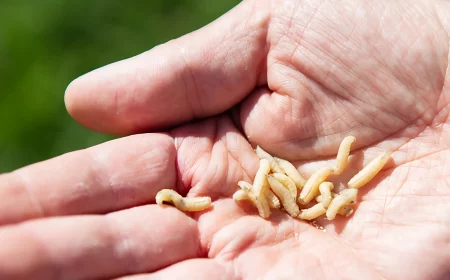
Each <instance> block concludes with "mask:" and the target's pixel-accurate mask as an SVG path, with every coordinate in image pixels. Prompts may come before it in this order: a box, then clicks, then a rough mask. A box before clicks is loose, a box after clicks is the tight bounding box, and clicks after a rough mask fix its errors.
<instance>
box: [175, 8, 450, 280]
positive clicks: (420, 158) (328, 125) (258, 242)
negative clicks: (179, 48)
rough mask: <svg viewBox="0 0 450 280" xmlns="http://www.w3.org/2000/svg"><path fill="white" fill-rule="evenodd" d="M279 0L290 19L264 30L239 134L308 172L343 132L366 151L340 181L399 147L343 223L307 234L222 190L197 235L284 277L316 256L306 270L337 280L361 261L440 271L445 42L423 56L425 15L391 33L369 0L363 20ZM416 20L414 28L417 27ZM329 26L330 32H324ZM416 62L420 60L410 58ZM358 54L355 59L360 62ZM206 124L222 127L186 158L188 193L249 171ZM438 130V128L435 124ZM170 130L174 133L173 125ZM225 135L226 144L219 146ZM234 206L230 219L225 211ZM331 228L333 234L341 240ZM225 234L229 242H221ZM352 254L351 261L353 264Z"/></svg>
mask: <svg viewBox="0 0 450 280" xmlns="http://www.w3.org/2000/svg"><path fill="white" fill-rule="evenodd" d="M285 2H286V10H284V8H283V7H282V8H281V10H276V11H275V16H277V13H278V12H279V13H280V14H282V13H284V14H289V15H291V16H292V17H288V18H286V19H285V21H283V20H281V18H282V17H281V16H280V17H279V18H280V20H279V22H277V25H275V27H274V28H273V29H271V28H269V30H271V32H269V33H268V35H267V36H268V39H267V40H268V42H270V47H269V50H268V57H267V82H268V89H260V90H258V91H256V92H254V93H253V94H252V95H250V96H249V98H248V99H247V100H245V101H244V102H243V104H242V105H241V111H240V115H239V118H238V119H239V120H241V122H242V126H243V131H244V133H245V136H246V137H248V138H249V140H250V142H252V144H259V145H262V146H263V147H264V148H265V149H267V150H269V151H272V152H273V153H275V154H276V155H277V156H280V157H285V158H289V159H291V160H305V159H306V160H308V162H309V163H308V166H306V167H305V169H304V172H306V173H308V171H310V170H313V169H314V167H316V166H317V165H319V164H320V163H314V162H312V163H311V160H314V159H315V158H323V157H327V156H333V155H334V154H335V153H336V151H337V147H338V145H339V143H340V140H341V139H342V138H343V137H344V136H346V135H349V134H350V135H355V136H356V138H357V144H356V146H357V147H359V148H363V149H362V153H359V155H357V156H356V157H355V158H354V165H355V166H354V168H353V170H349V171H348V172H346V174H343V176H342V178H343V180H344V181H345V179H347V180H348V179H349V178H350V176H351V175H352V174H355V172H356V170H357V169H360V168H361V167H362V157H363V154H364V155H365V156H366V159H365V160H364V161H365V162H367V161H368V160H370V159H371V158H373V156H374V155H375V153H376V152H374V151H373V150H375V151H377V149H376V148H373V147H374V146H375V145H376V147H381V148H383V149H388V150H392V151H395V153H394V155H393V159H394V162H393V163H392V164H390V166H387V168H388V169H387V170H386V171H384V172H383V173H382V174H381V175H380V176H379V177H378V179H377V180H376V181H374V182H373V184H372V185H369V186H368V187H367V189H366V193H365V194H364V196H363V198H362V201H361V203H360V204H359V206H358V208H357V211H356V213H355V215H354V216H353V217H352V218H351V219H350V220H349V221H347V220H345V219H340V220H337V221H333V222H326V221H325V220H323V219H319V220H318V223H319V224H323V225H325V227H326V229H327V233H326V234H323V233H321V232H319V231H314V230H310V231H308V228H309V227H310V226H309V225H306V224H304V223H302V222H298V221H293V220H292V219H290V218H288V217H284V218H280V216H278V215H277V220H278V221H277V222H276V223H271V222H264V221H261V220H259V219H257V218H255V217H247V215H248V212H243V211H242V210H241V208H239V207H236V206H235V203H233V202H232V201H230V199H224V200H222V201H220V202H218V203H220V205H221V207H220V208H219V210H220V211H216V210H215V211H213V212H212V213H208V214H205V216H206V217H205V218H202V219H201V221H202V222H203V219H204V220H205V222H204V223H206V224H207V225H208V226H207V227H205V228H207V229H208V232H207V233H204V234H205V235H206V236H208V237H207V240H214V242H213V243H212V244H210V246H211V248H213V249H214V250H212V253H211V255H212V256H215V257H217V258H221V257H222V255H223V254H225V256H226V258H230V256H232V259H233V260H234V259H238V260H241V262H242V263H240V262H234V264H235V265H237V266H239V267H241V268H242V270H243V273H244V274H245V275H247V273H246V272H245V270H246V269H245V267H246V266H245V263H247V262H248V263H251V262H252V261H251V260H253V261H254V262H257V263H260V261H261V262H263V263H265V264H266V265H267V266H274V269H273V270H270V273H275V274H273V275H290V276H291V277H294V276H295V275H305V276H306V275H308V273H311V269H310V268H311V266H314V265H317V263H319V264H322V266H321V268H322V271H317V270H314V272H313V273H315V274H314V275H317V277H319V278H325V276H327V272H326V271H327V269H333V268H334V269H339V270H342V269H344V270H343V271H344V272H343V273H342V274H343V275H342V276H343V277H344V278H345V277H350V276H351V277H357V276H358V273H361V271H363V269H362V268H363V267H364V270H368V271H369V272H371V273H376V274H379V275H382V276H385V277H388V278H389V279H391V278H408V279H412V278H417V279H424V278H427V277H433V278H440V277H444V275H447V274H446V273H448V271H446V269H445V265H446V261H444V260H443V259H442V256H444V255H445V254H446V251H447V249H446V248H445V246H444V245H445V244H446V242H447V241H446V236H448V234H450V226H449V221H450V217H449V216H448V214H446V213H448V212H449V210H450V205H449V204H448V203H447V202H446V197H447V196H448V195H449V194H450V184H448V182H446V181H448V180H447V179H448V178H447V179H446V180H442V179H443V178H446V176H447V177H448V174H447V173H448V172H446V171H444V170H445V168H444V167H443V166H444V165H445V160H444V159H445V158H446V157H448V156H449V155H450V151H449V146H448V144H447V143H448V142H449V141H450V135H449V132H448V131H447V129H446V122H448V111H447V107H448V104H449V103H448V100H449V98H450V93H449V92H447V91H445V90H442V89H443V86H444V81H445V76H444V75H445V70H446V67H447V63H448V62H447V58H446V55H447V51H448V49H447V48H448V46H447V45H446V44H443V49H442V50H440V51H438V52H440V53H442V55H443V56H434V57H431V56H429V55H427V54H429V53H433V52H434V48H435V45H434V43H433V42H432V41H429V40H427V38H430V37H431V36H433V35H432V34H434V32H435V29H434V28H433V27H432V26H433V23H431V22H432V21H431V22H430V20H429V19H428V20H426V19H423V20H424V22H426V24H424V25H422V26H415V24H416V23H414V21H407V20H405V21H401V22H400V23H399V24H398V25H397V26H396V29H395V30H390V28H389V26H388V24H389V23H390V22H393V21H395V19H396V18H399V16H401V15H399V14H396V13H392V14H389V13H387V14H384V15H383V19H381V16H382V15H381V10H378V8H377V7H375V8H374V9H375V11H372V13H371V16H370V17H369V19H368V20H367V18H366V21H367V22H366V24H358V22H357V20H358V19H357V18H352V16H353V17H354V11H353V10H351V12H350V13H348V14H346V12H345V10H342V11H341V10H339V8H338V9H337V10H331V9H326V8H325V7H324V8H323V9H319V11H320V12H317V13H316V14H314V15H312V14H308V13H306V14H305V12H302V11H301V7H297V6H296V5H294V4H293V3H290V1H285ZM289 4H291V5H294V6H295V7H294V8H293V7H292V6H289ZM317 5H319V4H317ZM321 5H322V6H326V5H327V3H322V4H321ZM328 5H330V4H328ZM342 5H343V4H342ZM393 5H397V4H393ZM343 6H345V5H343ZM383 7H384V8H383V9H386V7H385V6H383ZM292 8H293V11H292ZM347 8H348V7H347ZM380 8H381V6H380ZM417 8H418V7H413V8H412V9H417ZM289 9H291V10H289ZM388 10H389V9H388ZM392 10H394V9H392ZM322 11H323V12H322ZM383 11H384V10H383ZM300 15H302V16H301V17H300ZM336 17H337V18H336ZM330 18H332V19H335V20H334V22H333V21H331V20H330ZM338 22H339V24H338ZM380 22H381V26H380ZM383 24H386V26H385V25H383ZM355 25H356V27H354V28H353V26H355ZM287 26H290V28H287ZM306 26H307V27H306ZM419 27H420V30H421V32H420V33H417V30H418V29H419ZM330 29H331V30H333V31H334V32H332V33H331V32H327V30H330ZM373 30H378V31H377V32H373ZM442 31H443V30H442ZM443 32H445V31H443ZM389 33H390V34H389ZM398 37H401V39H399V38H398ZM441 38H442V40H447V39H446V37H441ZM418 59H420V60H421V64H420V66H418V67H417V66H416V64H417V60H418ZM354 61H359V62H360V63H358V64H357V66H356V65H354V64H353V62H354ZM337 69H339V70H337ZM447 78H448V77H447ZM443 100H447V103H446V102H444V101H443ZM210 123H211V121H210ZM211 126H217V127H218V128H220V130H219V131H218V130H217V127H216V128H213V127H211V128H210V131H211V132H210V134H203V137H205V139H209V140H208V142H209V143H210V145H211V146H210V147H208V149H207V150H206V151H203V152H205V154H204V156H205V157H207V158H208V159H209V160H205V161H199V162H198V163H197V162H196V161H193V164H194V168H192V167H190V170H195V172H189V171H187V170H182V173H183V174H186V176H187V177H189V181H188V182H189V183H191V184H192V186H194V188H193V189H192V190H191V192H194V193H195V194H199V193H200V194H208V193H209V194H210V193H211V192H212V193H214V194H216V195H220V196H224V197H230V196H231V194H232V192H233V191H235V190H236V182H237V181H238V180H241V179H244V178H245V179H247V178H246V177H247V174H254V172H255V168H256V166H257V161H256V159H255V157H256V156H255V155H254V154H253V153H252V151H251V149H250V148H249V147H248V144H247V143H246V142H245V141H246V140H245V138H244V136H241V135H239V133H238V132H237V130H236V128H234V127H232V125H231V121H230V120H227V119H226V118H221V119H220V121H219V123H217V122H214V123H213V124H211ZM206 127H207V126H201V130H200V129H199V128H198V127H197V130H196V129H195V128H193V129H192V131H191V133H190V135H195V134H196V132H197V131H198V132H199V131H202V133H204V131H205V130H206V131H207V130H208V129H206ZM185 129H186V128H182V129H180V130H181V131H183V130H185ZM436 129H437V130H439V133H434V132H433V131H435V130H436ZM214 133H216V134H214ZM217 133H219V134H220V135H217ZM227 135H228V136H227ZM174 136H175V137H177V136H178V131H176V132H175V133H174ZM227 138H228V140H227ZM213 139H217V140H216V141H215V142H214V140H213ZM230 139H233V140H232V141H233V142H232V144H231V145H232V147H227V145H230V144H229V142H230ZM444 139H445V140H444ZM198 144H199V145H202V144H204V143H201V141H200V142H199V143H198ZM192 145H196V143H192ZM238 147H240V148H239V149H237V148H238ZM368 147H372V148H371V149H367V148H368ZM192 150H196V151H197V148H194V147H186V151H189V152H184V151H185V150H184V149H181V150H179V152H180V155H181V158H182V159H184V158H192V157H193V156H194V157H195V156H196V155H192V153H191V152H190V151H192ZM227 150H228V152H227ZM236 150H239V151H241V152H240V154H237V153H236ZM233 151H234V152H233ZM244 153H245V154H244ZM224 158H225V160H224ZM236 159H238V161H236ZM300 163H301V162H300ZM227 164H228V166H227ZM447 168H448V167H447ZM184 171H186V172H185V173H184ZM250 177H251V175H250ZM247 180H248V179H247ZM188 185H189V184H188ZM222 205H223V206H222ZM222 212H223V213H222ZM233 213H234V218H235V219H230V218H229V219H223V218H222V216H225V215H226V216H229V215H233ZM254 213H255V212H254V211H253V214H254ZM221 219H223V220H226V222H224V223H225V225H224V224H222V223H219V224H218V225H217V227H216V229H212V228H214V226H212V225H213V224H214V223H213V222H212V221H210V222H209V223H208V220H215V221H220V220H221ZM253 223H254V224H255V225H254V226H250V224H253ZM239 225H241V226H239ZM242 225H247V226H242ZM221 228H224V229H223V230H220V229H221ZM222 231H230V233H228V234H224V233H223V232H222ZM304 231H308V232H309V233H306V234H305V233H303V232H304ZM215 235H219V236H220V237H217V238H216V237H215ZM257 235H258V238H257V237H256V236H257ZM329 235H338V236H339V238H340V240H339V241H336V240H335V239H333V238H331V236H329ZM222 236H225V237H223V238H221V237H222ZM241 236H242V237H241ZM241 238H242V240H241ZM236 239H238V241H236ZM239 240H241V242H239ZM349 242H351V243H349ZM230 243H233V244H234V243H236V244H234V246H231V245H229V246H225V244H230ZM316 246H318V247H316ZM281 248H286V249H283V250H280V249H281ZM308 249H309V250H308ZM311 251H316V252H314V253H311ZM355 252H356V253H355ZM240 255H241V256H240ZM423 255H427V256H428V258H429V262H427V265H423V257H422V256H423ZM343 256H344V257H343ZM343 258H345V259H346V258H348V260H345V261H344V260H343ZM258 259H259V260H258ZM447 260H448V258H447ZM349 263H352V266H354V267H349V266H350V265H349ZM327 265H329V268H327ZM357 266H360V269H356V267H357ZM408 267H415V268H416V269H414V270H408V269H406V268H408ZM248 270H250V271H253V267H252V266H251V265H250V267H249V269H248ZM267 271H268V270H261V271H260V274H259V275H257V276H258V277H262V276H267V274H266V273H267ZM248 273H250V272H248ZM294 274H295V275H294ZM319 275H321V276H323V277H320V276H319ZM253 276H256V275H253ZM269 278H270V277H269Z"/></svg>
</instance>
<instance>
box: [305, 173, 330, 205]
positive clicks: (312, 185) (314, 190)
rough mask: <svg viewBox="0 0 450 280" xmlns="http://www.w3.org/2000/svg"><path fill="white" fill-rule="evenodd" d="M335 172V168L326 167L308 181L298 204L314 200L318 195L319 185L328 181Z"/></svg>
mask: <svg viewBox="0 0 450 280" xmlns="http://www.w3.org/2000/svg"><path fill="white" fill-rule="evenodd" d="M332 172H333V168H331V167H324V168H322V169H319V170H318V171H316V172H315V173H313V175H312V176H311V177H310V178H309V179H308V181H306V184H305V186H304V187H303V189H302V191H301V193H300V196H299V198H298V202H299V203H300V204H306V203H308V202H310V201H311V200H313V199H314V197H316V196H317V195H318V192H319V185H320V184H321V183H322V182H323V181H325V180H326V178H327V177H328V176H329V175H330V174H331V173H332Z"/></svg>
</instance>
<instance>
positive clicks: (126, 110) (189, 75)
mask: <svg viewBox="0 0 450 280" xmlns="http://www.w3.org/2000/svg"><path fill="white" fill-rule="evenodd" d="M260 6H261V7H260ZM263 6H264V5H262V4H261V3H259V1H244V2H242V3H240V4H239V5H238V6H237V7H235V9H233V10H231V11H230V12H229V13H227V14H225V15H224V16H223V17H221V18H219V19H218V20H216V21H215V22H213V23H211V24H210V25H208V26H206V27H204V28H202V29H200V30H198V31H195V32H193V33H190V34H188V35H186V36H183V37H181V38H178V39H176V40H172V41H170V42H168V43H166V44H163V45H160V46H158V47H155V48H154V49H152V50H150V51H148V52H146V53H143V54H141V55H138V56H136V57H133V58H130V59H127V60H124V61H121V62H118V63H114V64H112V65H109V66H106V67H104V68H101V69H98V70H95V71H93V72H91V73H89V74H87V75H85V76H82V77H81V78H79V79H77V80H75V81H74V82H72V83H71V84H70V86H69V87H68V89H67V91H66V99H65V100H66V106H67V109H68V111H69V113H70V114H71V115H72V116H73V117H74V118H75V119H76V120H78V121H79V122H80V123H81V124H83V125H85V126H87V127H89V128H91V129H94V130H98V131H102V132H106V133H113V134H128V133H134V132H141V131H149V130H156V129H162V128H167V127H168V126H173V125H176V124H180V123H182V122H185V121H188V120H192V119H194V118H201V117H205V116H210V115H215V114H218V113H220V112H223V111H226V110H227V109H229V108H231V107H232V106H233V105H234V104H236V103H238V102H239V101H241V100H242V99H243V98H244V97H245V96H246V94H247V93H248V92H250V91H251V90H252V89H253V87H254V86H255V85H256V84H257V83H258V78H259V77H264V76H265V75H262V74H260V72H261V69H265V68H264V57H265V54H266V53H265V46H266V39H265V34H266V23H267V15H266V10H267V9H266V8H265V7H263Z"/></svg>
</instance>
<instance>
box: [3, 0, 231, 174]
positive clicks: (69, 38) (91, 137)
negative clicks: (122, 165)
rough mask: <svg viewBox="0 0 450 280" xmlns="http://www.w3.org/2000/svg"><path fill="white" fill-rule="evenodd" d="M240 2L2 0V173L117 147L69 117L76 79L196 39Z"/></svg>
mask: <svg viewBox="0 0 450 280" xmlns="http://www.w3.org/2000/svg"><path fill="white" fill-rule="evenodd" d="M239 2H240V1H236V0H213V1H211V0H147V1H144V0H128V1H122V0H95V1H87V0H79V1H77V0H39V1H33V0H0V173H3V172H8V171H12V170H14V169H16V168H19V167H22V166H25V165H28V164H32V163H35V162H38V161H42V160H46V159H48V158H51V157H54V156H57V155H60V154H63V153H67V152H70V151H74V150H78V149H83V148H86V147H89V146H92V145H96V144H99V143H101V142H104V141H108V140H111V139H113V138H112V137H111V136H108V135H102V134H98V133H95V132H92V131H89V130H87V129H85V128H83V127H82V126H81V125H79V124H78V123H76V122H75V121H74V120H72V119H71V118H70V116H69V115H68V114H67V112H66V109H65V106H64V91H65V89H66V87H67V85H68V84H69V83H70V82H71V81H72V80H73V79H75V78H76V77H78V76H80V75H82V74H84V73H86V72H89V71H91V70H93V69H95V68H98V67H101V66H103V65H105V64H109V63H112V62H114V61H117V60H121V59H124V58H127V57H131V56H134V55H136V54H139V53H141V52H144V51H146V50H148V49H150V48H152V47H154V46H156V45H158V44H161V43H164V42H166V41H168V40H170V39H173V38H176V37H178V36H181V35H183V34H185V33H188V32H191V31H194V30H196V29H198V28H200V27H202V26H203V25H206V24H208V23H209V22H211V21H213V20H214V19H216V18H218V17H219V16H221V15H222V14H223V13H225V12H226V11H228V10H229V9H231V8H232V7H234V6H235V5H236V4H238V3H239Z"/></svg>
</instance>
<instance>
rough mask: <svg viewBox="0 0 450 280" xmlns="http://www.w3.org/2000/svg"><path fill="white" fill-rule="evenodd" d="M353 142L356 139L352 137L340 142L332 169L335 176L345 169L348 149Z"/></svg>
mask: <svg viewBox="0 0 450 280" xmlns="http://www.w3.org/2000/svg"><path fill="white" fill-rule="evenodd" d="M355 141H356V138H355V137H353V136H347V137H345V138H344V140H342V142H341V145H340V146H339V150H338V154H337V157H336V166H335V167H334V173H335V174H341V173H342V171H344V169H345V168H346V167H347V164H348V158H349V155H350V149H351V146H352V144H353V143H354V142H355Z"/></svg>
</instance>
